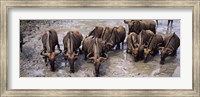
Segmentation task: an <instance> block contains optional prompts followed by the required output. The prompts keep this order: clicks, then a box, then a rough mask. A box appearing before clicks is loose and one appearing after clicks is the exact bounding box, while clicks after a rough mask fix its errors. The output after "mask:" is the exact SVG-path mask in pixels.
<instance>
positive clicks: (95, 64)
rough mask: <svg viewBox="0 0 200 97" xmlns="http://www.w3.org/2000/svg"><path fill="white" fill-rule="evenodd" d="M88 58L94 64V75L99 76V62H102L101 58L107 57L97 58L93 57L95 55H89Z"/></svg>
mask: <svg viewBox="0 0 200 97" xmlns="http://www.w3.org/2000/svg"><path fill="white" fill-rule="evenodd" d="M89 59H90V60H92V62H93V64H94V66H95V73H96V77H98V76H99V68H100V65H101V63H102V62H103V60H105V59H107V58H104V57H99V58H95V57H91V58H89Z"/></svg>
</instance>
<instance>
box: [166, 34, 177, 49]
mask: <svg viewBox="0 0 200 97" xmlns="http://www.w3.org/2000/svg"><path fill="white" fill-rule="evenodd" d="M174 34H175V33H173V34H172V35H171V37H170V38H169V40H168V41H167V43H166V45H165V47H164V48H166V47H167V46H168V45H169V42H170V41H171V40H172V38H173V36H174Z"/></svg>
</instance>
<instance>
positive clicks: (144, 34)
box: [133, 30, 154, 62]
mask: <svg viewBox="0 0 200 97" xmlns="http://www.w3.org/2000/svg"><path fill="white" fill-rule="evenodd" d="M153 35H154V33H153V32H152V31H151V30H142V31H141V32H140V33H139V35H137V44H136V45H135V49H134V53H133V54H134V59H135V62H137V61H138V60H142V59H144V46H145V45H146V44H147V42H148V40H149V39H150V37H151V36H153Z"/></svg>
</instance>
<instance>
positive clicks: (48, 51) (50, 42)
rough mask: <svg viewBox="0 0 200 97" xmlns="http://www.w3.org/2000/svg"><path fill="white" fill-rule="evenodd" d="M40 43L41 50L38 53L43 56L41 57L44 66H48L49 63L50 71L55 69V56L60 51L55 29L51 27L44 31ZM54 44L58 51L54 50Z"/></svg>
mask: <svg viewBox="0 0 200 97" xmlns="http://www.w3.org/2000/svg"><path fill="white" fill-rule="evenodd" d="M42 44H43V50H42V52H41V53H40V55H42V56H44V57H43V58H44V61H45V64H46V66H48V63H49V64H50V65H51V71H55V67H54V65H55V58H56V56H57V55H58V54H59V53H61V52H62V51H61V49H60V45H59V43H58V36H57V33H56V31H55V30H53V29H51V30H48V31H46V32H45V33H44V34H43V36H42ZM56 45H57V48H58V50H59V52H55V46H56Z"/></svg>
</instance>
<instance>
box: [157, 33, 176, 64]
mask: <svg viewBox="0 0 200 97" xmlns="http://www.w3.org/2000/svg"><path fill="white" fill-rule="evenodd" d="M164 44H165V46H164V47H160V48H159V49H160V51H161V60H160V64H164V62H165V58H166V57H167V56H176V52H177V49H178V47H179V46H180V39H179V37H178V36H177V35H176V34H175V32H174V33H169V35H167V36H166V37H165V38H164Z"/></svg>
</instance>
